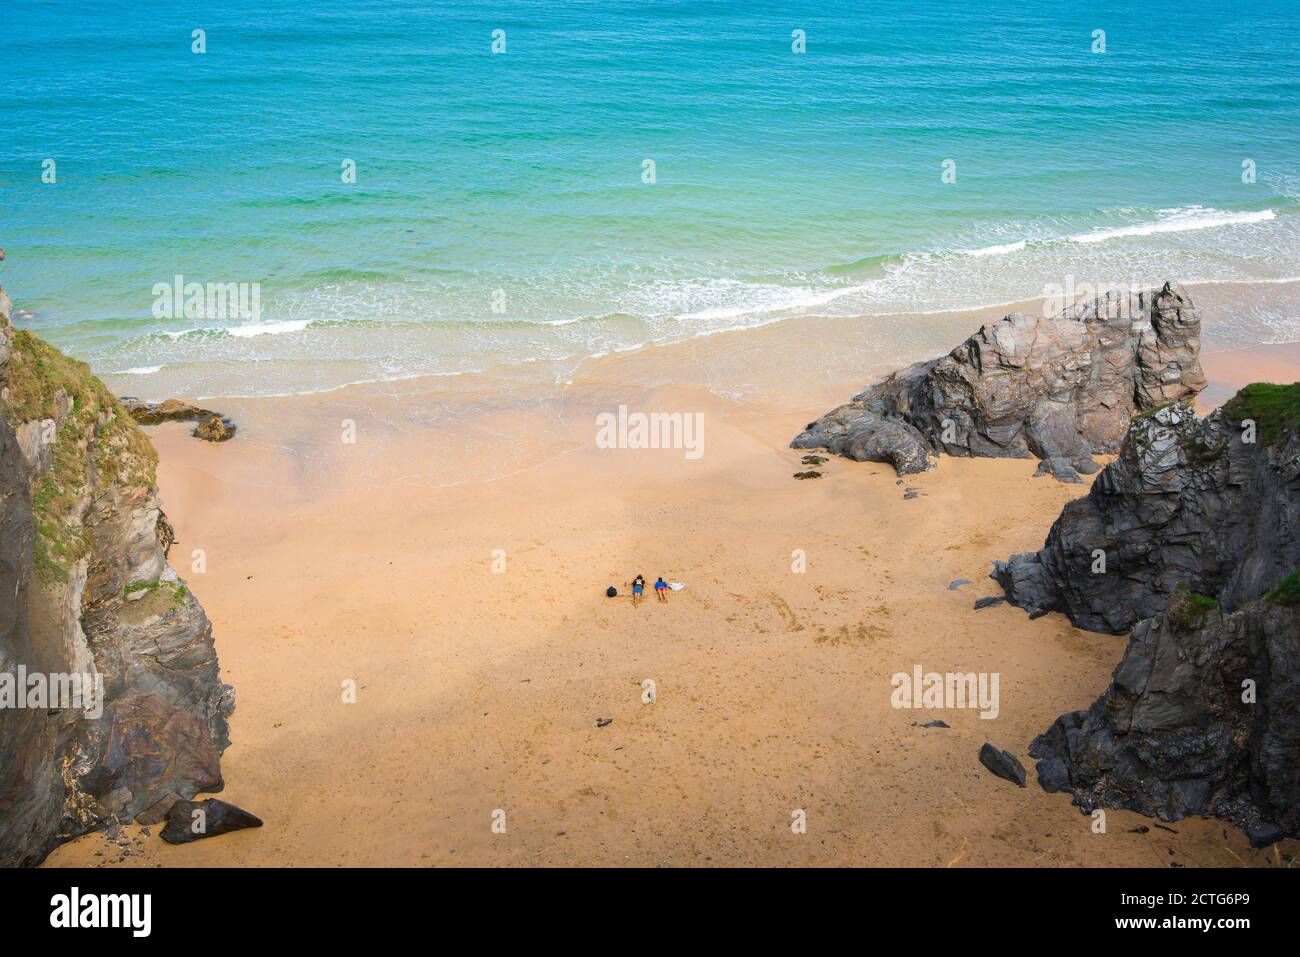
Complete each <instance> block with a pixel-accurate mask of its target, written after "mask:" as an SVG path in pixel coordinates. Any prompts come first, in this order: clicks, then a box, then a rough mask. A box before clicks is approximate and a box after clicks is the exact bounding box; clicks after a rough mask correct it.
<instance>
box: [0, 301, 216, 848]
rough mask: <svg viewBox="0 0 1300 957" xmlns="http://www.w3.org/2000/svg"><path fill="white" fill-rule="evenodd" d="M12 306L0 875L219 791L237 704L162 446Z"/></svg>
mask: <svg viewBox="0 0 1300 957" xmlns="http://www.w3.org/2000/svg"><path fill="white" fill-rule="evenodd" d="M11 311H12V306H11V303H10V301H9V297H8V296H7V295H5V293H4V292H3V290H0V696H3V695H4V694H6V693H7V694H9V695H10V696H11V698H10V699H9V700H7V701H5V702H4V704H5V706H3V707H0V866H16V865H30V864H36V863H39V862H40V861H41V860H42V859H44V857H45V856H46V855H47V854H48V853H49V852H50V851H51V850H52V849H53V848H54V847H55V845H57V844H58V843H60V842H62V841H65V840H68V839H69V838H72V837H74V836H76V835H78V834H81V833H84V832H86V831H89V830H93V829H96V828H99V827H103V826H106V825H108V824H109V823H111V822H114V821H118V820H120V821H128V820H130V819H131V818H132V817H134V816H135V815H136V814H138V813H140V812H141V811H144V810H146V809H148V808H150V807H151V806H153V805H155V804H157V803H158V801H159V800H161V799H162V798H163V797H164V796H165V795H166V794H167V793H168V792H171V791H174V792H176V793H177V794H180V795H182V796H192V795H193V794H194V793H195V792H196V791H198V790H200V789H202V790H215V789H220V788H221V786H222V779H221V769H220V755H221V752H222V751H223V750H224V749H225V748H226V746H227V744H228V743H229V739H228V737H227V722H226V719H227V717H228V716H229V715H230V713H231V712H232V711H233V709H234V691H233V689H232V688H230V686H228V685H225V684H223V683H222V682H221V679H220V677H219V674H218V667H217V655H216V649H215V647H214V646H213V641H212V627H211V624H210V623H209V621H208V618H207V616H206V615H205V614H204V613H203V609H202V607H200V605H199V603H198V602H197V601H196V600H195V599H194V596H193V595H191V594H190V592H189V590H188V589H187V588H186V586H185V585H184V584H183V583H182V582H181V581H180V580H179V579H178V578H177V576H176V573H175V571H173V569H172V568H171V566H170V565H168V564H167V557H166V548H167V546H168V545H170V543H171V532H170V529H171V526H170V525H169V524H168V523H167V522H166V520H165V518H164V517H163V515H162V510H161V507H160V504H159V500H158V490H157V487H156V485H155V482H154V468H155V465H156V463H157V455H156V453H155V452H154V450H153V447H152V446H151V445H150V443H149V440H148V439H147V438H146V437H145V436H144V434H143V433H142V432H141V431H140V430H139V428H137V427H136V425H135V424H134V423H133V422H132V421H131V418H130V416H129V415H128V414H127V413H126V410H125V409H123V408H122V406H121V404H120V403H119V402H118V401H117V400H116V399H115V398H114V397H113V396H112V395H111V394H110V393H109V392H108V391H107V389H105V388H104V386H103V384H102V383H101V382H100V381H99V380H98V379H96V378H95V377H94V376H93V375H92V374H91V373H90V370H89V368H88V367H87V366H86V365H85V364H84V363H80V362H76V361H74V360H72V359H69V358H68V357H66V356H64V355H62V354H61V353H59V352H58V351H57V350H55V349H53V348H52V347H50V346H48V345H46V344H45V343H44V342H42V341H41V340H40V339H38V338H37V337H35V336H33V335H32V334H31V333H29V332H26V331H23V330H16V329H14V328H13V327H12V326H11V324H10V316H11ZM35 676H39V680H38V679H37V678H36V677H35ZM73 676H76V679H75V680H77V681H78V682H79V687H80V691H81V692H82V693H81V695H80V696H79V697H72V696H70V695H69V694H68V691H69V690H70V688H71V682H72V681H73V680H74V678H73ZM82 676H85V677H84V678H82ZM33 681H36V682H37V684H39V683H40V682H45V681H48V682H49V684H50V687H49V688H48V690H47V694H46V696H45V697H44V698H41V697H38V696H35V695H33V694H30V693H29V692H30V691H31V689H32V688H33V687H35V686H36V685H34V684H33ZM55 682H58V683H60V684H61V685H62V688H61V690H60V692H59V693H55V691H54V684H55ZM15 695H17V696H18V697H17V698H14V697H12V696H15ZM19 699H21V700H19Z"/></svg>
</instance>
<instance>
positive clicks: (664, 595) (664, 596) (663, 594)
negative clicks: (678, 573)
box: [655, 575, 668, 604]
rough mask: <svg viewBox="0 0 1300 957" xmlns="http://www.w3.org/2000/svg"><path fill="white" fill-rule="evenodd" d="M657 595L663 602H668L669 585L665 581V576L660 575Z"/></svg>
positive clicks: (657, 583)
mask: <svg viewBox="0 0 1300 957" xmlns="http://www.w3.org/2000/svg"><path fill="white" fill-rule="evenodd" d="M655 594H656V595H657V596H658V597H659V600H660V601H661V602H664V603H665V604H666V603H667V602H668V583H667V582H666V581H664V576H663V575H660V576H659V580H658V581H657V582H655Z"/></svg>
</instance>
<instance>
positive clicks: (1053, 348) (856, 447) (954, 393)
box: [791, 284, 1205, 482]
mask: <svg viewBox="0 0 1300 957" xmlns="http://www.w3.org/2000/svg"><path fill="white" fill-rule="evenodd" d="M1200 331H1201V321H1200V316H1199V315H1198V314H1197V311H1196V308H1195V306H1194V305H1193V304H1192V301H1191V299H1190V297H1189V296H1188V295H1187V293H1186V292H1184V291H1183V290H1182V289H1181V288H1180V287H1178V286H1176V285H1173V284H1166V285H1165V286H1164V287H1163V288H1162V289H1160V290H1157V291H1154V292H1140V293H1132V294H1110V295H1107V296H1105V297H1103V298H1099V299H1096V300H1093V301H1092V302H1088V303H1080V304H1078V305H1075V306H1073V307H1071V308H1069V309H1066V310H1065V311H1064V312H1062V313H1061V314H1060V315H1059V316H1055V317H1051V318H1047V317H1029V316H1025V315H1022V314H1020V313H1015V314H1012V315H1009V316H1005V317H1003V318H1002V319H1000V320H998V321H997V322H994V323H991V324H989V325H986V326H983V327H981V329H980V330H979V331H978V332H977V333H975V335H973V336H971V337H970V338H969V339H967V340H966V341H965V342H964V343H962V344H961V345H960V346H958V347H957V348H956V349H954V350H953V351H952V352H950V353H949V354H948V355H946V356H943V357H941V358H939V359H932V360H930V361H929V362H920V363H917V364H916V365H913V366H909V367H908V368H906V369H903V370H901V371H899V372H895V373H894V374H893V375H891V376H889V377H888V378H887V379H885V381H883V382H881V383H879V384H877V385H874V386H872V387H871V388H869V389H867V390H866V391H865V392H862V393H860V394H858V395H856V396H854V397H853V399H852V401H850V402H849V403H848V404H846V405H842V406H840V407H839V408H837V409H835V410H833V411H831V412H829V413H827V414H826V415H824V416H822V417H821V418H820V419H818V420H817V421H815V422H810V423H809V424H808V426H807V428H806V429H805V430H804V431H803V432H801V433H800V434H799V435H798V436H796V437H795V439H794V441H793V442H792V443H791V445H792V447H793V448H797V449H813V448H825V449H828V450H830V451H831V452H833V453H835V454H837V455H844V456H847V457H848V458H852V459H856V460H858V461H868V460H869V461H881V462H889V463H891V464H892V465H893V466H894V467H895V469H897V470H898V471H899V472H900V473H903V474H906V473H911V472H919V471H922V470H924V469H927V468H931V467H932V465H933V463H932V462H931V460H930V457H931V456H932V455H933V454H935V453H939V452H944V453H947V454H948V455H964V456H994V457H1007V456H1009V457H1016V458H1029V457H1031V456H1032V457H1037V458H1039V459H1041V460H1042V464H1041V465H1040V466H1039V473H1040V474H1041V473H1050V474H1052V475H1054V476H1056V477H1057V478H1058V479H1061V480H1062V481H1073V482H1077V481H1079V480H1080V479H1079V474H1078V473H1080V472H1084V473H1088V474H1091V473H1092V472H1095V471H1097V469H1098V466H1097V464H1096V463H1095V462H1093V460H1092V455H1093V454H1094V453H1111V452H1114V451H1116V449H1118V448H1119V445H1120V442H1121V441H1122V440H1123V438H1124V434H1125V432H1126V431H1127V429H1128V424H1129V421H1130V419H1131V418H1132V417H1133V415H1134V414H1136V413H1139V412H1143V411H1147V410H1150V409H1154V408H1156V407H1158V406H1161V405H1164V404H1166V403H1168V402H1172V401H1176V400H1180V399H1189V398H1191V397H1193V396H1194V395H1195V394H1196V393H1197V392H1199V391H1200V390H1201V389H1203V388H1204V387H1205V377H1204V375H1203V374H1202V372H1201V366H1200Z"/></svg>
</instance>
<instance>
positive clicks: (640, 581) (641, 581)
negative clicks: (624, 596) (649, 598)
mask: <svg viewBox="0 0 1300 957" xmlns="http://www.w3.org/2000/svg"><path fill="white" fill-rule="evenodd" d="M644 597H645V576H643V575H637V576H636V578H633V579H632V604H633V605H637V604H640V602H641V599H642V598H644Z"/></svg>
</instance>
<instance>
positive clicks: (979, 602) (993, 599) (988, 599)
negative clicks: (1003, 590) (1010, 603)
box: [975, 595, 1006, 608]
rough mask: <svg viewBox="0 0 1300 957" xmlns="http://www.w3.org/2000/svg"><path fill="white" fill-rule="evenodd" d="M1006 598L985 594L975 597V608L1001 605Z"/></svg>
mask: <svg viewBox="0 0 1300 957" xmlns="http://www.w3.org/2000/svg"><path fill="white" fill-rule="evenodd" d="M1005 603H1006V599H1005V598H1003V597H1002V596H1001V595H985V596H984V597H983V598H976V599H975V607H976V608H992V607H993V606H994V605H1002V604H1005Z"/></svg>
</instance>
